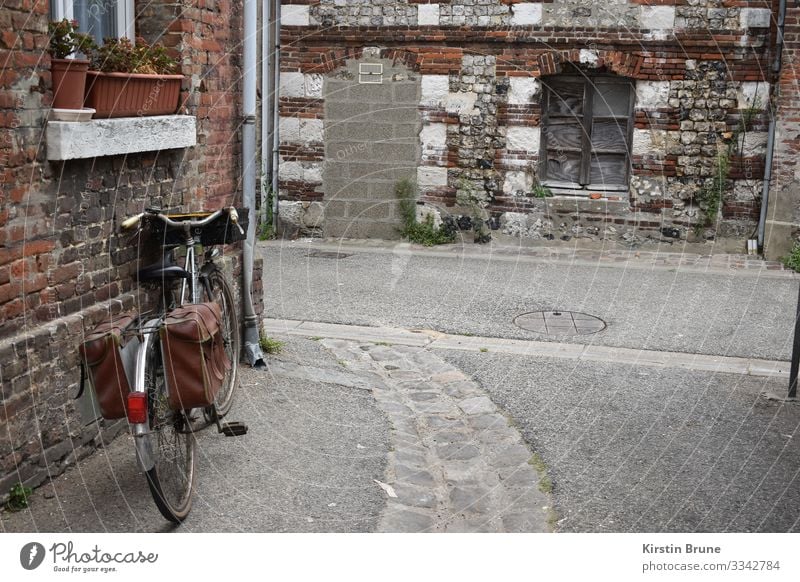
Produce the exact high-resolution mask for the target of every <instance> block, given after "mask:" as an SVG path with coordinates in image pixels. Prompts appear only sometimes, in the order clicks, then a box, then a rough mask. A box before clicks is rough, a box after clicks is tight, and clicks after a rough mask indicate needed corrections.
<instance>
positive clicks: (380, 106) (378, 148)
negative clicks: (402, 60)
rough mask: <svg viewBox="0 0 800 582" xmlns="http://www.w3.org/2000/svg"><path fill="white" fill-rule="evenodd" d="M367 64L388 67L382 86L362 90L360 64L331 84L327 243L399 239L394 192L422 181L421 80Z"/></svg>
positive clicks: (328, 80)
mask: <svg viewBox="0 0 800 582" xmlns="http://www.w3.org/2000/svg"><path fill="white" fill-rule="evenodd" d="M369 60H370V61H372V62H373V63H376V64H380V65H382V66H383V75H384V78H385V81H384V82H382V83H381V84H364V85H362V84H359V83H358V75H359V68H358V65H359V64H360V63H361V61H355V60H353V61H348V63H347V66H346V67H344V68H342V69H339V70H338V71H336V72H334V73H332V74H330V75H327V76H326V79H325V90H324V98H325V160H324V162H323V172H322V177H323V184H322V189H323V191H324V192H325V193H326V196H325V204H324V206H325V234H326V236H335V237H346V238H385V239H392V238H397V237H398V236H399V234H398V227H399V226H400V215H399V211H398V208H397V201H396V197H395V185H396V184H397V181H398V180H400V179H403V178H407V179H411V180H414V179H415V178H416V174H417V164H418V161H419V151H418V150H419V146H418V135H419V131H420V120H419V111H418V109H417V105H418V104H419V75H416V74H413V73H409V71H408V70H407V69H406V68H405V67H402V66H392V62H391V61H387V60H380V59H369ZM282 171H283V170H282Z"/></svg>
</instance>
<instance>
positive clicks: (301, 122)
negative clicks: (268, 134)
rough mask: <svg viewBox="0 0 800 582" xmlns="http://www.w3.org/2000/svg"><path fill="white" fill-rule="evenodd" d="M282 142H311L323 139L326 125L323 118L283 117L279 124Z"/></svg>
mask: <svg viewBox="0 0 800 582" xmlns="http://www.w3.org/2000/svg"><path fill="white" fill-rule="evenodd" d="M278 131H279V134H280V140H281V142H286V143H309V142H321V141H323V135H324V126H323V121H322V120H321V119H302V118H297V117H281V118H280V121H279V124H278Z"/></svg>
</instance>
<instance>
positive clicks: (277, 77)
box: [272, 1, 281, 232]
mask: <svg viewBox="0 0 800 582" xmlns="http://www.w3.org/2000/svg"><path fill="white" fill-rule="evenodd" d="M273 10H274V13H275V19H274V22H273V28H272V34H273V40H274V41H275V57H274V58H275V60H274V61H273V67H274V70H273V71H272V74H273V79H272V103H273V106H272V107H273V109H272V116H273V117H272V230H273V232H278V212H279V211H280V208H279V205H278V174H279V171H280V162H281V160H280V144H281V137H280V125H281V124H280V121H281V119H280V95H279V91H280V86H281V85H280V84H281V3H280V2H278V1H276V2H275V4H274V5H273Z"/></svg>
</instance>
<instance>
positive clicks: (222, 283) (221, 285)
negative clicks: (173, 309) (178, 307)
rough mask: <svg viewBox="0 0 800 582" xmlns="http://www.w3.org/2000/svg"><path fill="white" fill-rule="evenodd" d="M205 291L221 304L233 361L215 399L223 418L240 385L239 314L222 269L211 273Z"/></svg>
mask: <svg viewBox="0 0 800 582" xmlns="http://www.w3.org/2000/svg"><path fill="white" fill-rule="evenodd" d="M205 293H206V296H207V300H208V301H215V302H217V303H218V304H219V306H220V311H221V313H222V339H223V343H224V346H225V353H226V354H227V355H228V359H229V360H230V362H231V369H230V370H229V371H228V372H227V373H226V374H225V379H224V380H223V382H222V387H221V388H220V389H219V392H218V393H217V397H216V398H215V400H214V404H215V406H216V409H217V416H218V417H220V418H222V417H223V416H225V415H226V414H228V412H230V410H231V406H233V397H234V394H235V393H236V388H237V387H238V385H239V358H240V357H241V350H242V338H241V334H240V333H239V315H238V314H237V313H236V303H235V302H234V300H233V292H232V291H231V288H230V286H229V285H228V282H227V281H226V280H225V278H224V277H223V275H222V273H221V272H220V271H218V270H216V269H215V270H213V271H212V272H211V273H209V275H208V284H207V285H206V286H205ZM209 293H210V297H209Z"/></svg>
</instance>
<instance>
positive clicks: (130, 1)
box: [50, 0, 136, 58]
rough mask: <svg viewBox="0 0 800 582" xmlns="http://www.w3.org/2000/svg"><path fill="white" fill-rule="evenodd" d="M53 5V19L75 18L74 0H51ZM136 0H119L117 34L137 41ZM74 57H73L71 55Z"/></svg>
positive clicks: (119, 36)
mask: <svg viewBox="0 0 800 582" xmlns="http://www.w3.org/2000/svg"><path fill="white" fill-rule="evenodd" d="M50 1H51V3H52V6H53V19H54V20H62V19H64V18H66V19H68V20H72V19H73V16H74V15H73V10H72V0H50ZM134 20H135V15H134V0H117V36H118V38H127V39H129V40H130V41H131V42H135V41H136V28H135V26H134ZM70 58H72V57H70Z"/></svg>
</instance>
